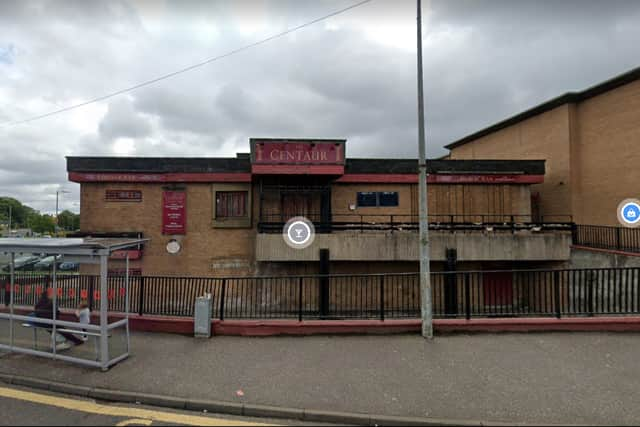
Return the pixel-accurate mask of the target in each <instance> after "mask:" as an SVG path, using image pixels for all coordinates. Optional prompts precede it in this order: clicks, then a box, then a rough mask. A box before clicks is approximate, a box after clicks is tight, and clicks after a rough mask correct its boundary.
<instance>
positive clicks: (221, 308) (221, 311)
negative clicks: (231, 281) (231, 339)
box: [220, 279, 227, 321]
mask: <svg viewBox="0 0 640 427" xmlns="http://www.w3.org/2000/svg"><path fill="white" fill-rule="evenodd" d="M226 292H227V279H222V292H221V293H220V321H222V320H224V296H225V293H226Z"/></svg>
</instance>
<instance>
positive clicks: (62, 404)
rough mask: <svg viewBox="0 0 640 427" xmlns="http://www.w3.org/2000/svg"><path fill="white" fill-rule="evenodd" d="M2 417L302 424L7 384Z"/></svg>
mask: <svg viewBox="0 0 640 427" xmlns="http://www.w3.org/2000/svg"><path fill="white" fill-rule="evenodd" d="M0 414H2V416H1V417H0V425H3V426H17V425H28V426H44V425H47V426H73V425H83V426H84V425H86V426H109V425H111V426H125V425H138V426H140V425H144V426H151V425H153V426H162V425H165V426H166V425H184V426H187V425H201V426H227V425H229V426H261V425H287V424H291V425H293V424H295V425H300V424H301V423H300V422H299V421H288V420H273V419H255V418H248V417H232V416H227V415H218V414H205V413H196V412H188V411H177V410H171V409H160V408H154V407H149V406H141V405H120V404H108V403H102V402H101V403H98V402H96V401H94V400H91V399H83V398H78V397H72V396H65V395H61V394H57V393H46V392H41V391H35V390H29V389H27V388H24V387H16V386H5V385H4V384H0ZM307 425H312V424H307ZM314 425H315V424H314Z"/></svg>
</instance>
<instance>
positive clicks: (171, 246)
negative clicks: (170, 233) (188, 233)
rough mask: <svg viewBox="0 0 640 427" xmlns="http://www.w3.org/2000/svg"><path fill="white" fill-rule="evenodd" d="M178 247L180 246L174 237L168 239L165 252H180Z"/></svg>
mask: <svg viewBox="0 0 640 427" xmlns="http://www.w3.org/2000/svg"><path fill="white" fill-rule="evenodd" d="M180 249H182V247H181V246H180V242H178V241H177V240H176V239H171V240H169V243H167V252H169V253H170V254H177V253H178V252H180Z"/></svg>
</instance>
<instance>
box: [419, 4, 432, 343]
mask: <svg viewBox="0 0 640 427" xmlns="http://www.w3.org/2000/svg"><path fill="white" fill-rule="evenodd" d="M417 3H418V4H417V6H418V11H417V12H418V16H417V23H418V25H417V27H418V148H419V150H418V151H419V154H420V159H419V164H418V166H419V169H420V174H419V178H418V181H419V192H420V201H419V205H420V300H421V304H420V305H421V314H422V336H423V337H424V338H429V339H431V338H433V307H432V306H431V281H430V280H431V278H430V272H429V223H428V219H427V218H428V201H427V194H428V193H427V160H426V142H425V130H424V127H425V125H424V99H423V87H422V85H423V83H422V2H421V0H417Z"/></svg>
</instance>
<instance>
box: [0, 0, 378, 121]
mask: <svg viewBox="0 0 640 427" xmlns="http://www.w3.org/2000/svg"><path fill="white" fill-rule="evenodd" d="M370 1H372V0H363V1H361V2H359V3H355V4H353V5H351V6H348V7H345V8H344V9H340V10H337V11H335V12H332V13H330V14H328V15H324V16H322V17H320V18H316V19H314V20H312V21H309V22H306V23H304V24H301V25H298V26H297V27H293V28H290V29H288V30H286V31H283V32H281V33H278V34H274V35H272V36H269V37H267V38H266V39H262V40H260V41H257V42H255V43H251V44H248V45H245V46H242V47H240V48H238V49H235V50H232V51H230V52H227V53H225V54H222V55H218V56H214V57H213V58H209V59H206V60H204V61H202V62H198V63H197V64H193V65H190V66H188V67H185V68H182V69H179V70H176V71H173V72H171V73H168V74H164V75H162V76H160V77H156V78H154V79H151V80H147V81H144V82H142V83H138V84H136V85H133V86H129V87H127V88H124V89H120V90H117V91H115V92H111V93H108V94H106V95H102V96H98V97H96V98H93V99H89V100H87V101H84V102H81V103H79V104H74V105H70V106H68V107H64V108H60V109H59V110H54V111H50V112H48V113H45V114H41V115H38V116H33V117H30V118H28V119H24V120H19V121H14V122H5V123H2V124H0V127H5V126H16V125H20V124H24V123H29V122H33V121H35V120H40V119H44V118H45V117H50V116H53V115H56V114H60V113H64V112H66V111H70V110H74V109H76V108H80V107H84V106H86V105H89V104H93V103H96V102H100V101H104V100H105V99H109V98H113V97H114V96H117V95H122V94H123V93H127V92H131V91H132V90H136V89H139V88H141V87H145V86H149V85H152V84H154V83H157V82H159V81H161V80H165V79H168V78H171V77H174V76H177V75H178V74H182V73H186V72H187V71H191V70H193V69H196V68H199V67H202V66H204V65H207V64H210V63H212V62H215V61H218V60H220V59H223V58H226V57H228V56H231V55H235V54H236V53H239V52H242V51H244V50H247V49H251V48H253V47H256V46H259V45H261V44H264V43H267V42H270V41H271V40H274V39H277V38H280V37H283V36H286V35H287V34H290V33H293V32H294V31H298V30H300V29H302V28H305V27H308V26H310V25H313V24H316V23H318V22H320V21H324V20H325V19H328V18H331V17H333V16H336V15H339V14H341V13H344V12H346V11H348V10H351V9H355V8H356V7H359V6H362V5H363V4H365V3H369V2H370Z"/></svg>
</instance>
